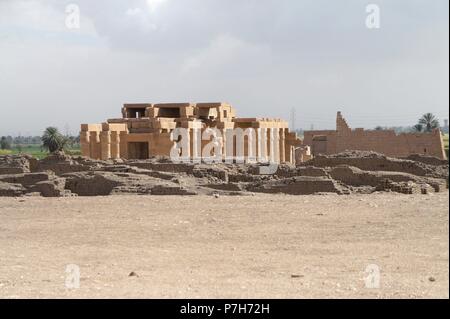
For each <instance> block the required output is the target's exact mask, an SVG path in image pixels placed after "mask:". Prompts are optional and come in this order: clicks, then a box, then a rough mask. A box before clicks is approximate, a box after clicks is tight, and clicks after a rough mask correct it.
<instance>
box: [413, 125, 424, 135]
mask: <svg viewBox="0 0 450 319" xmlns="http://www.w3.org/2000/svg"><path fill="white" fill-rule="evenodd" d="M413 131H414V132H417V133H422V132H423V125H422V124H416V125H414V126H413Z"/></svg>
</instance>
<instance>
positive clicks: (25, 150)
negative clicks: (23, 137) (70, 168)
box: [0, 144, 81, 159]
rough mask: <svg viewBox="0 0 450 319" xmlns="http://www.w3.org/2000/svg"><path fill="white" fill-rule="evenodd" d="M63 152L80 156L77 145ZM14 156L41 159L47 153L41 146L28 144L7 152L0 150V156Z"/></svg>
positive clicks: (14, 146)
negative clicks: (26, 155)
mask: <svg viewBox="0 0 450 319" xmlns="http://www.w3.org/2000/svg"><path fill="white" fill-rule="evenodd" d="M64 152H65V153H66V154H68V155H75V156H76V155H81V150H80V147H79V145H73V146H68V147H67V148H66V149H65V150H64ZM15 154H28V155H31V156H33V157H36V158H39V159H42V158H45V157H47V156H48V154H49V153H48V152H47V151H45V150H44V149H43V148H42V146H41V145H36V144H29V145H13V146H12V147H11V149H9V150H0V155H15Z"/></svg>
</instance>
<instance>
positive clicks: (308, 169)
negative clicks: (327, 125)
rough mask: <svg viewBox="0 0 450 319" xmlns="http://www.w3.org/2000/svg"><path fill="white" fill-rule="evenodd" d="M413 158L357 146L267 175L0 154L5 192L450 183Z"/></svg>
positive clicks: (399, 188)
mask: <svg viewBox="0 0 450 319" xmlns="http://www.w3.org/2000/svg"><path fill="white" fill-rule="evenodd" d="M414 159H416V160H414ZM414 159H396V158H390V157H386V156H384V155H381V154H378V153H373V152H357V151H352V152H344V153H341V154H336V155H332V156H318V157H316V158H315V159H313V160H310V161H308V162H305V163H302V164H301V165H298V166H294V165H289V164H283V165H279V166H277V167H276V169H275V170H274V172H273V174H269V175H266V174H265V173H264V172H267V170H265V169H264V168H267V167H264V166H263V165H261V164H240V165H239V164H212V165H207V164H193V163H188V164H183V163H173V162H172V161H170V160H169V159H168V158H165V157H155V158H151V159H145V160H140V159H132V160H131V159H130V160H122V159H117V160H108V161H102V160H93V159H89V158H86V157H70V156H66V155H64V154H53V155H51V156H49V157H47V158H46V159H43V160H36V159H34V158H32V157H29V156H9V155H7V156H0V196H15V197H19V196H44V197H64V196H107V195H121V194H137V195H190V196H192V195H200V194H205V195H251V194H254V193H282V194H289V195H309V194H321V193H335V194H339V195H347V194H354V193H361V194H371V193H375V192H396V193H403V194H428V193H432V192H442V191H445V190H446V189H447V188H448V162H442V161H438V159H436V158H434V159H433V158H428V157H427V158H424V157H414Z"/></svg>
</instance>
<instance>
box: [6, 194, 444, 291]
mask: <svg viewBox="0 0 450 319" xmlns="http://www.w3.org/2000/svg"><path fill="white" fill-rule="evenodd" d="M448 208H449V194H448V191H446V192H444V193H436V194H434V193H433V194H429V195H400V194H389V193H380V194H372V195H348V196H339V195H322V196H321V195H311V196H289V195H264V194H257V195H255V196H220V197H218V198H215V197H213V196H192V197H191V196H185V197H179V196H167V197H162V196H108V197H95V198H94V197H92V198H90V197H68V198H42V197H21V198H0V297H1V298H435V297H436V298H448V297H449V227H448V220H449V218H448ZM71 264H75V265H77V266H78V267H79V270H80V277H81V278H80V286H79V288H73V289H72V288H70V287H69V288H68V287H66V281H67V276H68V273H66V269H67V265H71ZM368 265H376V266H377V267H379V270H380V276H379V279H380V281H379V283H380V285H379V288H369V287H367V286H366V281H365V279H366V278H367V277H368V276H369V275H370V274H369V273H367V272H366V268H367V267H368ZM372 267H373V266H372ZM131 273H133V275H132V276H130V274H131Z"/></svg>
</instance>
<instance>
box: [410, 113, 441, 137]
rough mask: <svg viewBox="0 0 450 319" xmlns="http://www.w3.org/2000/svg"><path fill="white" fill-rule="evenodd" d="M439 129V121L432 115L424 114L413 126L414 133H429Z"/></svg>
mask: <svg viewBox="0 0 450 319" xmlns="http://www.w3.org/2000/svg"><path fill="white" fill-rule="evenodd" d="M439 127H440V124H439V120H438V118H437V117H436V116H434V114H433V113H426V114H424V115H422V117H421V118H420V119H419V121H418V123H417V124H416V125H414V130H415V131H416V132H426V133H430V132H432V131H433V130H434V129H437V128H439Z"/></svg>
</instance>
